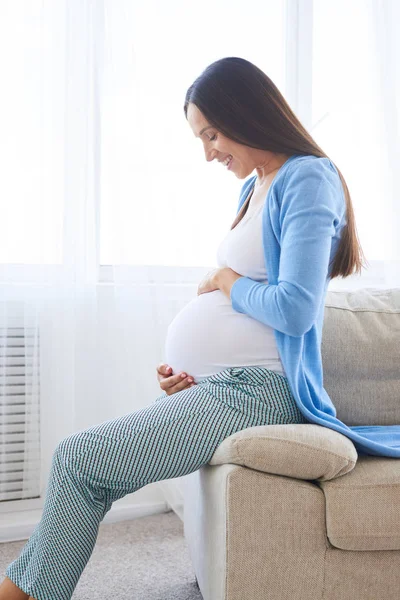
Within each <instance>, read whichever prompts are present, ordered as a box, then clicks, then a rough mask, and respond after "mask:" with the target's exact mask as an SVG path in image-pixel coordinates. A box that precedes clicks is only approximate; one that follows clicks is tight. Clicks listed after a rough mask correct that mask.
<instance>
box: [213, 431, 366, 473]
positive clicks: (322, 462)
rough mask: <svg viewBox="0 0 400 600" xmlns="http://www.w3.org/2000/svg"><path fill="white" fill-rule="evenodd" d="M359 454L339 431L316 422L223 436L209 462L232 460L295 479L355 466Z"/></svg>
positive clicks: (343, 470) (221, 462)
mask: <svg viewBox="0 0 400 600" xmlns="http://www.w3.org/2000/svg"><path fill="white" fill-rule="evenodd" d="M357 458H358V454H357V450H356V448H355V446H354V444H353V442H352V441H351V440H350V439H349V438H348V437H346V436H344V435H342V434H341V433H339V432H337V431H335V430H333V429H329V428H328V427H322V426H321V425H316V424H311V423H310V424H304V425H303V424H285V425H261V426H257V427H249V428H247V429H242V430H241V431H238V432H236V433H234V434H233V435H231V436H229V437H227V438H225V439H224V440H223V442H222V443H221V444H220V445H219V446H218V448H217V450H216V451H215V452H214V454H213V456H212V458H211V460H210V461H209V464H210V465H221V464H224V463H233V464H236V465H242V466H244V467H249V468H250V469H255V470H256V471H263V472H264V473H272V474H275V475H285V476H287V477H293V478H295V479H306V480H318V481H327V480H329V479H335V478H336V477H340V476H341V475H344V474H345V473H348V472H349V471H351V470H352V469H354V467H355V465H356V462H357Z"/></svg>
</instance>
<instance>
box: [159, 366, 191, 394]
mask: <svg viewBox="0 0 400 600" xmlns="http://www.w3.org/2000/svg"><path fill="white" fill-rule="evenodd" d="M182 375H183V377H182ZM157 379H158V381H159V383H160V388H161V389H162V390H163V392H165V393H166V394H167V396H171V395H172V394H175V393H176V392H180V391H182V390H185V389H186V388H190V387H192V386H193V385H197V383H194V379H193V377H190V376H186V373H178V375H173V374H172V369H171V367H168V365H164V364H160V365H158V367H157ZM190 379H191V380H192V381H189V380H190Z"/></svg>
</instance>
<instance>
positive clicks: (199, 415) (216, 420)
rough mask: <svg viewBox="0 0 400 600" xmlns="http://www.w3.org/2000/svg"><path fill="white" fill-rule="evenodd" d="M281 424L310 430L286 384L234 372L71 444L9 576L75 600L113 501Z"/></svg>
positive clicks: (60, 456) (42, 593) (35, 593)
mask: <svg viewBox="0 0 400 600" xmlns="http://www.w3.org/2000/svg"><path fill="white" fill-rule="evenodd" d="M281 423H307V420H306V419H305V417H304V416H303V415H302V413H301V412H300V411H299V409H298V407H297V404H296V402H295V399H294V397H293V395H292V393H291V391H290V388H289V385H288V381H287V379H286V377H284V376H283V375H280V374H278V373H275V372H274V371H271V370H269V369H266V368H263V367H231V368H228V369H226V370H224V371H221V372H219V373H217V374H215V375H211V376H210V377H207V378H206V379H204V380H203V381H200V382H199V383H198V384H197V385H195V386H194V387H192V388H188V389H186V390H182V391H181V392H177V393H176V394H173V395H171V396H168V395H167V394H166V393H165V392H164V393H163V394H162V395H161V396H159V397H158V398H157V399H156V400H155V401H154V402H153V403H152V404H150V405H148V406H146V407H144V408H142V409H140V410H137V411H135V412H133V413H129V414H127V415H124V416H122V417H118V418H116V419H112V420H109V421H105V422H103V423H100V424H99V425H95V426H93V427H89V428H88V429H84V430H81V431H78V432H76V433H74V434H72V435H70V436H68V437H66V438H65V439H63V440H62V441H61V442H60V443H59V444H58V446H57V447H56V449H55V451H54V454H53V459H52V466H51V470H50V475H49V480H48V486H47V490H46V498H45V502H44V507H43V512H42V517H41V520H40V522H39V523H38V524H37V526H36V527H35V529H34V531H33V533H32V535H31V536H30V538H29V539H28V541H27V543H26V544H25V546H24V547H23V549H22V551H21V553H20V555H19V557H18V558H16V559H15V560H14V561H13V562H12V563H11V564H10V565H9V566H8V567H7V569H6V576H7V577H9V578H10V579H11V580H12V581H13V582H14V583H15V584H16V585H17V586H18V587H19V588H20V589H22V590H23V591H24V592H26V593H27V594H29V595H30V596H32V597H33V598H35V599H36V600H69V599H70V598H71V597H72V594H73V591H74V589H75V587H76V585H77V583H78V581H79V578H80V576H81V574H82V571H83V570H84V568H85V566H86V564H87V562H88V561H89V558H90V556H91V554H92V551H93V548H94V545H95V543H96V539H97V535H98V530H99V524H100V522H101V521H102V519H103V518H104V516H105V514H106V513H107V511H109V510H110V508H111V505H112V503H113V502H114V500H118V499H120V498H122V497H123V496H125V495H126V494H130V493H132V492H134V491H135V490H138V489H140V488H141V487H143V486H145V485H147V484H148V483H152V482H154V481H161V480H164V479H173V478H174V477H180V476H182V475H187V474H189V473H192V472H193V471H196V470H197V469H199V468H200V467H201V466H202V465H204V464H206V463H207V462H208V461H209V460H210V459H211V457H212V456H213V454H214V452H215V450H216V449H217V447H218V446H219V445H220V444H221V442H222V441H223V440H224V439H225V438H227V437H228V436H230V435H232V434H233V433H235V432H236V431H240V430H242V429H246V428H248V427H255V426H258V425H276V424H281Z"/></svg>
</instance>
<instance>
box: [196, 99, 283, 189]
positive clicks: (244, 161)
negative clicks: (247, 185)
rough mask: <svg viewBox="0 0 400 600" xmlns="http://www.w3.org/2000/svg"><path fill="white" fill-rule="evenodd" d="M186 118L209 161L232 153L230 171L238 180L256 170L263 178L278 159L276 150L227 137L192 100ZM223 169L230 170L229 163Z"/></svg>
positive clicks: (274, 166)
mask: <svg viewBox="0 0 400 600" xmlns="http://www.w3.org/2000/svg"><path fill="white" fill-rule="evenodd" d="M187 120H188V123H189V125H190V127H191V129H192V131H193V133H194V135H195V137H198V138H200V139H201V141H202V142H203V146H204V152H205V156H206V160H208V161H211V160H214V159H217V160H218V161H220V162H222V161H223V160H225V158H226V157H227V156H229V155H231V156H232V157H233V160H232V161H231V163H230V165H229V170H230V171H233V172H234V173H235V175H236V177H238V179H244V178H245V177H247V176H248V175H250V174H251V173H252V172H253V171H254V169H257V173H258V176H259V180H260V181H262V179H263V178H264V177H265V176H266V175H267V174H268V173H269V172H270V171H272V169H275V168H276V166H277V164H278V162H279V161H278V162H277V155H276V154H274V153H273V152H269V151H268V150H258V149H257V148H251V147H250V146H246V145H244V144H239V143H238V142H234V141H233V140H231V139H230V138H227V137H226V136H225V135H224V134H223V133H221V132H220V131H218V129H216V128H215V127H214V126H210V124H209V123H208V121H207V119H206V118H205V117H204V115H203V113H202V112H201V111H200V110H199V109H198V108H197V106H196V105H195V104H193V103H191V102H189V104H188V109H187ZM280 162H282V160H281V161H280ZM224 168H225V169H227V167H226V166H224Z"/></svg>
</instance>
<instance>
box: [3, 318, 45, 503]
mask: <svg viewBox="0 0 400 600" xmlns="http://www.w3.org/2000/svg"><path fill="white" fill-rule="evenodd" d="M2 325H4V322H3V323H2ZM39 348H40V345H39V330H38V328H36V327H29V326H27V323H26V320H24V318H23V317H19V318H18V317H14V318H8V319H7V326H6V327H4V326H1V327H0V502H5V501H9V500H22V499H27V498H38V497H39V496H40V385H39V374H40V370H39V366H40V365H39Z"/></svg>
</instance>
